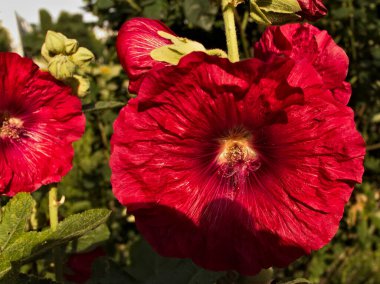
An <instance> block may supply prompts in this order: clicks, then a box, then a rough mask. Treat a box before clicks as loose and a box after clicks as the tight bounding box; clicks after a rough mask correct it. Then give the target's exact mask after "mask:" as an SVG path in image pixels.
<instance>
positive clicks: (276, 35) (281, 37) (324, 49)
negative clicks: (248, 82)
mask: <svg viewBox="0 0 380 284" xmlns="http://www.w3.org/2000/svg"><path fill="white" fill-rule="evenodd" d="M279 55H280V56H285V57H290V58H292V59H294V60H296V61H306V62H309V63H311V64H312V65H313V66H314V68H315V69H316V70H317V71H318V73H319V75H320V76H321V77H322V79H323V82H324V84H325V87H327V88H328V89H330V90H331V91H332V93H333V95H334V97H335V98H336V99H337V100H339V101H341V102H342V103H344V104H347V103H348V101H349V99H350V96H351V86H350V84H349V83H347V82H344V80H345V79H346V76H347V71H348V62H349V61H348V57H347V55H346V53H345V52H344V50H343V49H342V48H340V47H339V46H338V45H337V44H336V43H335V42H334V40H333V39H332V38H331V36H330V35H329V34H328V33H327V32H326V31H320V30H319V29H317V28H316V27H313V26H312V25H310V24H307V23H305V24H288V25H283V26H271V27H268V28H267V29H266V30H265V32H264V34H263V35H262V37H261V39H260V41H259V42H257V43H256V44H255V57H257V58H260V59H262V60H265V61H268V60H270V58H271V57H273V56H275V57H276V56H279Z"/></svg>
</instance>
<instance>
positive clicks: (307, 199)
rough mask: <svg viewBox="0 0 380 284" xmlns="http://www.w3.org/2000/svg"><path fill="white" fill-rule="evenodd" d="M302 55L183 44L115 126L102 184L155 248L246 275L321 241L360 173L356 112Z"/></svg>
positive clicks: (333, 230) (154, 73)
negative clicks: (263, 57) (181, 52)
mask: <svg viewBox="0 0 380 284" xmlns="http://www.w3.org/2000/svg"><path fill="white" fill-rule="evenodd" d="M322 85H323V82H322V80H321V78H320V76H319V75H318V73H317V72H316V71H315V69H314V68H313V67H312V66H311V65H310V64H308V62H295V61H293V60H291V59H286V58H280V57H278V58H277V59H276V60H272V61H271V62H270V64H268V63H264V62H262V61H260V60H258V59H250V60H246V61H242V62H238V63H230V62H229V61H228V60H226V59H221V58H217V57H211V56H207V55H205V54H203V53H192V54H190V55H187V56H185V57H184V58H182V60H181V61H180V63H179V65H178V66H170V67H166V68H163V69H159V70H152V71H151V72H149V74H148V75H147V76H146V78H145V79H144V81H143V82H142V85H141V88H140V91H139V96H138V98H137V99H133V100H130V102H129V104H128V105H127V106H126V107H124V108H123V109H122V111H121V112H120V115H119V117H118V118H117V120H116V121H115V124H114V135H113V137H112V139H111V145H112V154H111V161H110V165H111V169H112V177H111V182H112V186H113V192H114V194H115V196H116V197H117V198H118V200H119V201H120V202H121V203H122V204H123V205H125V206H127V208H128V212H130V213H131V214H134V215H135V217H136V224H137V227H138V229H139V230H140V232H141V233H142V234H143V235H144V237H145V238H146V239H147V240H148V242H149V243H150V244H151V245H152V246H153V247H154V248H155V249H156V250H157V251H158V252H159V253H160V254H162V255H164V256H170V257H183V258H191V259H192V260H193V261H194V262H195V263H197V264H198V265H200V266H203V267H205V268H207V269H212V270H230V269H233V270H237V271H239V272H240V273H242V274H255V273H257V272H258V271H259V270H260V269H262V268H267V267H270V266H286V265H288V264H289V263H290V262H292V261H294V260H295V259H296V258H298V257H300V256H301V255H303V254H307V253H310V252H311V251H312V250H317V249H319V248H321V247H322V246H324V245H325V244H327V243H328V242H329V241H330V240H331V238H332V237H333V236H334V234H335V233H336V231H337V229H338V226H339V221H340V219H341V217H342V214H343V209H344V205H345V203H346V202H347V200H348V199H349V197H350V194H351V192H352V190H353V186H354V184H355V183H357V182H361V177H362V174H363V156H364V154H365V147H364V142H363V139H362V138H361V136H360V135H359V133H358V132H357V131H356V130H355V123H354V120H353V112H352V110H351V109H350V108H348V107H347V106H345V105H343V104H341V103H339V102H337V101H336V100H335V99H334V98H333V97H332V96H331V92H330V91H329V90H327V89H325V88H322V87H321V86H322Z"/></svg>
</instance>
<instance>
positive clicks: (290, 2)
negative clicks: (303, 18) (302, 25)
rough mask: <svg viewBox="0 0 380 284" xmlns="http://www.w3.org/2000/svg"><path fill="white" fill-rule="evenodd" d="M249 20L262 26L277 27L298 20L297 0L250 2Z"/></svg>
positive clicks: (257, 0) (298, 8) (253, 0)
mask: <svg viewBox="0 0 380 284" xmlns="http://www.w3.org/2000/svg"><path fill="white" fill-rule="evenodd" d="M250 8H251V12H250V16H251V18H252V19H253V20H254V21H255V22H257V23H259V24H264V25H277V24H284V23H288V22H294V21H297V20H299V19H300V16H299V15H297V13H298V12H300V11H301V6H300V5H299V3H298V1H297V0H250Z"/></svg>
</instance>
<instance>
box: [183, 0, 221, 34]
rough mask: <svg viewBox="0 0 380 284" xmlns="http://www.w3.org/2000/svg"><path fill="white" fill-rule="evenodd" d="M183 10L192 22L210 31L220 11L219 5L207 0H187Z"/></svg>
mask: <svg viewBox="0 0 380 284" xmlns="http://www.w3.org/2000/svg"><path fill="white" fill-rule="evenodd" d="M183 11H184V14H185V17H186V19H187V20H188V21H189V23H190V24H192V25H193V26H196V27H200V28H202V29H204V30H206V31H210V30H211V29H212V26H213V24H214V22H215V17H216V14H217V13H218V6H217V5H216V4H214V3H211V2H210V1H205V0H185V1H184V3H183Z"/></svg>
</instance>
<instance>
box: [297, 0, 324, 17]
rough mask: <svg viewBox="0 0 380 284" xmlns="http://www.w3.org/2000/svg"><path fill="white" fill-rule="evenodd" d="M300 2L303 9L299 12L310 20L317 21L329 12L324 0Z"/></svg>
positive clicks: (302, 0)
mask: <svg viewBox="0 0 380 284" xmlns="http://www.w3.org/2000/svg"><path fill="white" fill-rule="evenodd" d="M298 3H299V4H300V6H301V9H302V12H300V13H299V14H300V15H301V16H302V17H303V18H305V19H308V20H310V21H316V20H318V19H319V18H321V17H323V16H326V14H327V9H326V7H325V6H324V5H323V1H322V0H298Z"/></svg>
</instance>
